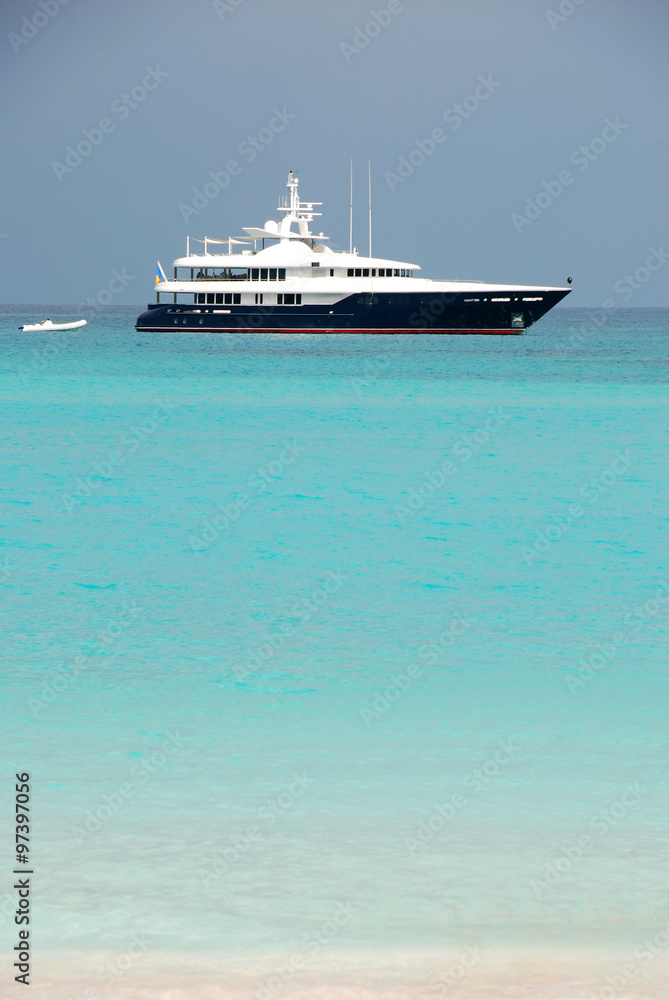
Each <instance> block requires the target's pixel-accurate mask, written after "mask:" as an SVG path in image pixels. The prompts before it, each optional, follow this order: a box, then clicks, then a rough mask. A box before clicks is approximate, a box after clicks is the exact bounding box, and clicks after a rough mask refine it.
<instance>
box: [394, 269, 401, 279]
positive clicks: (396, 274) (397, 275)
mask: <svg viewBox="0 0 669 1000" xmlns="http://www.w3.org/2000/svg"><path fill="white" fill-rule="evenodd" d="M399 276H400V272H399V271H398V270H397V268H395V270H394V271H393V277H395V278H399Z"/></svg>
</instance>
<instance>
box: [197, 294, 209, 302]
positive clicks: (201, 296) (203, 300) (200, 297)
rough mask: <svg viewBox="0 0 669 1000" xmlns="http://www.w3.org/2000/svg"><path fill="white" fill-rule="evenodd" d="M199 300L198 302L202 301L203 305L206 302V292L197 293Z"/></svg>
mask: <svg viewBox="0 0 669 1000" xmlns="http://www.w3.org/2000/svg"><path fill="white" fill-rule="evenodd" d="M197 301H198V302H199V303H200V304H201V305H204V303H205V302H206V301H207V297H206V295H205V294H204V292H198V293H197Z"/></svg>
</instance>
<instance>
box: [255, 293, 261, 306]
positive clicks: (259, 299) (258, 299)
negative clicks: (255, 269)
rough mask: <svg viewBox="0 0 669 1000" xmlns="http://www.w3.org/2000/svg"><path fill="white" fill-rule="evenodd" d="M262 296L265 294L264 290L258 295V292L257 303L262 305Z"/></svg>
mask: <svg viewBox="0 0 669 1000" xmlns="http://www.w3.org/2000/svg"><path fill="white" fill-rule="evenodd" d="M262 296H263V293H262V292H261V293H260V295H258V293H257V292H256V305H258V303H260V305H262Z"/></svg>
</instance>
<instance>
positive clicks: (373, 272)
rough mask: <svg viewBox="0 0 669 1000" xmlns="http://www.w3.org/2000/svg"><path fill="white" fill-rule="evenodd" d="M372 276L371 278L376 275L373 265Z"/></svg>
mask: <svg viewBox="0 0 669 1000" xmlns="http://www.w3.org/2000/svg"><path fill="white" fill-rule="evenodd" d="M372 277H373V278H375V277H376V268H375V267H373V268H372Z"/></svg>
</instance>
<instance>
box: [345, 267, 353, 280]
mask: <svg viewBox="0 0 669 1000" xmlns="http://www.w3.org/2000/svg"><path fill="white" fill-rule="evenodd" d="M346 277H347V278H352V277H353V268H352V267H349V268H348V270H347V271H346Z"/></svg>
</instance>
